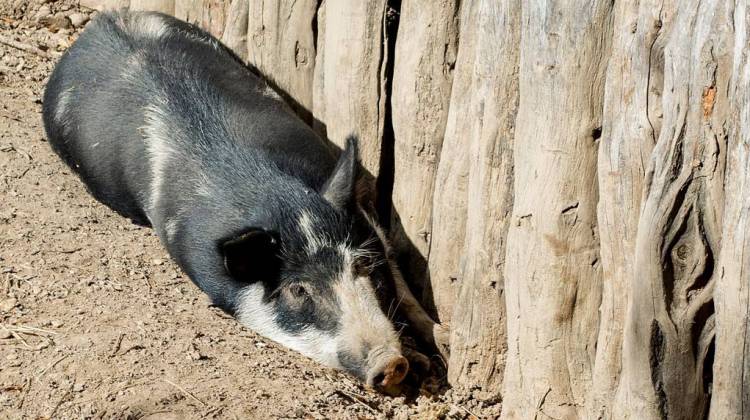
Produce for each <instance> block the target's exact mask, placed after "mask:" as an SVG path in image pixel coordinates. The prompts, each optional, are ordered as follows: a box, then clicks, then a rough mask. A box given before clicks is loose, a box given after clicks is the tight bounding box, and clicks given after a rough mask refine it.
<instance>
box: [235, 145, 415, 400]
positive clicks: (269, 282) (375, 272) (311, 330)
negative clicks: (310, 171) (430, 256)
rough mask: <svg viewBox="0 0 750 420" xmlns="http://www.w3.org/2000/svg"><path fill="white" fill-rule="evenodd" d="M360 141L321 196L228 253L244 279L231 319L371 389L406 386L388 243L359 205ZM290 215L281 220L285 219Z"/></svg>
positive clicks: (300, 201) (305, 200)
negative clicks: (386, 244)
mask: <svg viewBox="0 0 750 420" xmlns="http://www.w3.org/2000/svg"><path fill="white" fill-rule="evenodd" d="M356 171H357V147H356V142H355V141H354V140H350V141H349V142H348V143H347V147H346V148H345V150H344V152H343V153H342V155H341V158H340V159H339V161H338V163H337V165H336V168H335V169H334V172H333V174H332V175H331V177H330V178H329V179H328V181H327V182H326V183H325V185H324V186H323V188H322V189H321V191H319V192H315V191H305V193H304V194H303V195H302V196H301V197H298V198H296V199H295V200H293V201H294V204H293V205H291V204H290V205H289V206H288V207H289V208H287V209H284V210H282V211H280V212H279V213H280V215H279V217H277V218H283V219H284V220H285V221H284V222H283V223H282V225H281V226H275V228H274V229H267V228H264V227H259V228H257V229H256V228H253V229H250V230H248V231H247V232H245V233H244V234H242V235H240V236H238V237H236V238H233V239H230V240H229V241H227V242H225V243H224V244H223V246H222V249H223V253H224V262H225V266H226V269H227V271H228V272H229V274H230V275H231V276H232V277H233V278H235V279H236V280H239V281H242V282H243V283H245V284H246V285H245V286H243V288H242V290H241V292H240V293H239V295H238V298H237V299H236V308H235V316H236V317H237V319H238V320H239V321H240V322H241V323H243V324H244V325H245V326H247V327H249V328H251V329H253V330H254V331H256V332H258V333H259V334H261V335H264V336H266V337H268V338H270V339H272V340H274V341H276V342H279V343H281V344H283V345H285V346H287V347H289V348H291V349H294V350H296V351H298V352H300V353H302V354H304V355H306V356H308V357H310V358H312V359H314V360H317V361H319V362H321V363H323V364H325V365H328V366H332V367H335V368H339V369H344V370H346V371H348V372H350V373H352V374H354V375H355V376H357V377H359V378H360V379H362V380H364V381H366V382H367V383H368V384H369V385H372V386H389V385H394V384H397V383H399V382H401V381H402V380H403V378H404V376H405V375H406V373H407V371H408V369H409V364H408V362H407V360H406V359H405V358H404V357H403V355H402V352H401V345H400V342H399V336H398V333H397V332H396V330H395V329H394V326H393V323H392V321H391V316H392V315H393V313H394V312H395V311H396V307H397V305H398V302H396V301H395V292H394V286H393V283H392V282H393V280H392V276H391V275H390V267H389V265H388V263H387V261H386V256H385V249H384V244H383V242H382V241H381V238H379V236H378V232H376V229H377V227H376V226H375V225H374V224H373V223H372V222H371V221H370V219H369V218H368V217H367V216H366V215H365V213H364V212H363V211H361V209H359V207H358V205H357V203H356V198H355V192H354V190H355V183H356V178H357V173H356ZM282 213H283V214H285V216H283V217H282V216H281V214H282Z"/></svg>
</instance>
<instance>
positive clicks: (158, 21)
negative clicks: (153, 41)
mask: <svg viewBox="0 0 750 420" xmlns="http://www.w3.org/2000/svg"><path fill="white" fill-rule="evenodd" d="M130 16H131V18H132V19H133V20H132V28H133V30H135V31H138V32H140V33H142V34H143V35H147V36H152V37H154V38H159V37H162V36H164V35H166V34H167V32H168V31H169V25H167V22H166V21H165V20H164V19H162V17H161V16H159V15H156V14H150V13H144V14H137V15H136V14H131V15H130Z"/></svg>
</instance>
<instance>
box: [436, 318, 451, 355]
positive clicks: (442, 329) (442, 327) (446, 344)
mask: <svg viewBox="0 0 750 420" xmlns="http://www.w3.org/2000/svg"><path fill="white" fill-rule="evenodd" d="M432 337H433V339H434V340H435V347H437V349H438V351H439V352H440V354H441V355H442V356H443V357H444V358H445V360H446V362H447V361H448V358H450V355H451V346H450V343H451V328H450V325H448V324H435V327H434V328H433V329H432Z"/></svg>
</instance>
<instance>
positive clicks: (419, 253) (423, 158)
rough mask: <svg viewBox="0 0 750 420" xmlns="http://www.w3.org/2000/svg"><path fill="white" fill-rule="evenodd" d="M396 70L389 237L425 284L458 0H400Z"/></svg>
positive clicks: (406, 271)
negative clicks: (391, 210) (391, 209)
mask: <svg viewBox="0 0 750 420" xmlns="http://www.w3.org/2000/svg"><path fill="white" fill-rule="evenodd" d="M399 33H400V34H406V33H408V34H409V36H399V38H398V40H397V41H396V52H395V68H394V72H393V93H392V97H391V98H392V99H391V101H392V118H393V133H394V141H395V145H394V182H393V186H394V188H393V196H392V197H393V212H392V221H391V237H392V238H393V244H394V246H395V248H396V249H397V250H398V251H399V252H400V254H401V255H402V262H403V264H402V267H403V268H404V275H406V276H407V278H412V279H420V280H422V282H421V283H420V284H419V285H418V286H419V287H420V288H422V289H424V288H425V286H426V282H427V276H426V271H427V260H428V258H429V252H430V241H431V237H432V229H433V225H432V200H433V190H434V186H435V173H436V172H437V166H438V158H439V157H440V150H441V148H442V143H443V133H445V126H446V122H447V119H448V105H449V102H450V96H451V85H452V83H453V73H454V72H453V69H454V67H455V65H456V50H457V48H458V1H457V0H441V1H433V0H405V1H404V2H403V3H402V4H401V18H400V21H399Z"/></svg>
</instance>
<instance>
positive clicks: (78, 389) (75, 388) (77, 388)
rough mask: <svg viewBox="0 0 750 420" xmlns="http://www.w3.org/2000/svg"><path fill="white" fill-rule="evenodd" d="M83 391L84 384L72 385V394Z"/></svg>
mask: <svg viewBox="0 0 750 420" xmlns="http://www.w3.org/2000/svg"><path fill="white" fill-rule="evenodd" d="M84 389H86V385H84V384H75V385H73V392H83V390H84Z"/></svg>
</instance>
